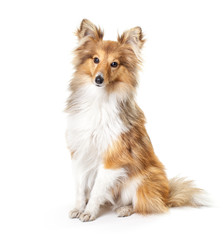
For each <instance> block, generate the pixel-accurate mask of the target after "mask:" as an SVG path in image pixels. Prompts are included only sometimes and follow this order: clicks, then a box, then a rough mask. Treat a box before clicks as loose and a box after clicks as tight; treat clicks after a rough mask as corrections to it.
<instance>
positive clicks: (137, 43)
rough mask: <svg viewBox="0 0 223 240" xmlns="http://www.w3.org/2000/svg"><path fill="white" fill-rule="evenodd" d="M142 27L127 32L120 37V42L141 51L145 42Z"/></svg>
mask: <svg viewBox="0 0 223 240" xmlns="http://www.w3.org/2000/svg"><path fill="white" fill-rule="evenodd" d="M143 37H144V36H143V33H142V29H141V27H134V28H131V29H129V30H127V31H125V32H124V33H123V34H122V35H121V36H119V35H118V42H120V43H121V44H130V45H131V46H132V47H133V49H136V48H137V49H138V50H140V49H141V48H142V46H143V44H144V42H145V39H143Z"/></svg>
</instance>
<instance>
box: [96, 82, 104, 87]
mask: <svg viewBox="0 0 223 240" xmlns="http://www.w3.org/2000/svg"><path fill="white" fill-rule="evenodd" d="M94 85H95V86H96V87H99V88H103V87H105V84H97V83H95V84H94Z"/></svg>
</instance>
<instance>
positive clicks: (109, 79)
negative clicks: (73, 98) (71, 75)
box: [74, 19, 145, 91]
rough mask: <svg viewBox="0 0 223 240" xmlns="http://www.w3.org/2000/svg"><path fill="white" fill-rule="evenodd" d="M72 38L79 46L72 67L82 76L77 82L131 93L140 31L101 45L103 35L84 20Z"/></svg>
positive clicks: (138, 28) (129, 31) (139, 62)
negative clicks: (125, 89)
mask: <svg viewBox="0 0 223 240" xmlns="http://www.w3.org/2000/svg"><path fill="white" fill-rule="evenodd" d="M76 35H77V37H78V41H79V46H78V47H77V49H76V50H75V61H74V64H75V67H76V73H77V75H79V76H81V75H82V76H85V77H82V80H81V79H80V81H90V82H91V83H92V84H94V85H95V86H96V87H102V88H103V87H105V88H106V89H107V90H110V91H112V90H117V89H120V88H123V87H127V86H128V88H132V89H135V87H136V85H137V79H136V74H137V71H138V69H139V66H140V64H141V57H140V52H141V48H142V46H143V44H144V42H145V40H144V39H143V33H142V30H141V28H140V27H135V28H132V29H130V30H128V31H125V32H124V33H123V34H122V35H121V36H118V39H117V41H104V40H103V35H104V34H103V31H102V30H101V29H100V28H98V27H96V26H95V25H94V24H93V23H91V22H90V21H89V20H87V19H84V20H83V21H82V22H81V25H80V27H79V28H78V30H77V32H76ZM80 78H81V77H80ZM76 84H77V83H76Z"/></svg>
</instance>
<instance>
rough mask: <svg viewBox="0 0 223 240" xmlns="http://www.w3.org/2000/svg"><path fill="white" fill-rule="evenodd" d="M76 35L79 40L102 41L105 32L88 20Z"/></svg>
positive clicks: (84, 20)
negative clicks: (91, 39)
mask: <svg viewBox="0 0 223 240" xmlns="http://www.w3.org/2000/svg"><path fill="white" fill-rule="evenodd" d="M76 35H77V37H78V39H79V40H82V39H83V38H87V37H91V38H93V39H94V40H98V41H99V40H102V39H103V36H104V32H103V31H102V30H101V29H100V28H97V27H96V26H95V25H94V24H93V23H92V22H90V21H89V20H87V19H83V20H82V22H81V25H80V28H78V29H77V31H76Z"/></svg>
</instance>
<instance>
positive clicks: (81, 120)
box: [66, 19, 202, 222]
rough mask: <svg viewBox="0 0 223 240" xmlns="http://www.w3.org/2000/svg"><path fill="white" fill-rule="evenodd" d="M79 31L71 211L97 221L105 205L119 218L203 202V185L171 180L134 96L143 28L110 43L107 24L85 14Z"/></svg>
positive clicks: (72, 105)
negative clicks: (96, 22) (98, 24)
mask: <svg viewBox="0 0 223 240" xmlns="http://www.w3.org/2000/svg"><path fill="white" fill-rule="evenodd" d="M76 35H77V38H78V47H77V48H76V49H75V51H74V54H75V57H74V62H73V63H74V66H75V69H76V70H75V73H74V75H73V78H72V80H71V82H70V86H69V89H70V96H69V97H68V100H67V107H66V112H67V113H68V127H67V132H66V139H67V145H68V148H69V150H70V153H71V158H72V163H73V169H74V176H75V198H76V199H75V206H74V209H73V210H71V211H70V217H71V218H79V219H80V220H81V221H83V222H86V221H92V220H94V219H96V217H97V216H98V214H99V210H100V206H102V205H104V204H106V203H110V204H111V205H112V206H113V209H114V210H115V211H116V213H117V215H118V216H119V217H126V216H130V215H131V214H133V213H138V214H143V215H146V214H152V213H164V212H166V211H168V209H169V208H170V207H180V206H194V207H197V206H200V205H202V204H201V202H200V201H199V196H200V195H201V193H202V190H201V189H199V188H196V187H195V186H194V183H193V181H188V180H186V179H185V178H173V179H170V180H168V179H167V176H166V173H165V169H164V166H163V164H162V163H161V162H160V161H159V159H158V158H157V156H156V155H155V153H154V149H153V146H152V143H151V141H150V138H149V136H148V134H147V131H146V128H145V116H144V114H143V112H142V110H141V109H140V108H139V106H138V105H137V104H136V102H135V94H136V87H137V85H138V78H137V73H138V71H139V69H140V66H141V63H142V59H141V56H140V54H141V49H142V47H143V45H144V43H145V39H144V35H143V33H142V29H141V28H140V27H135V28H131V29H130V30H128V31H125V32H124V33H123V34H122V35H121V36H120V35H119V36H118V39H117V41H104V40H103V35H104V34H103V31H102V30H101V28H99V27H96V26H95V25H94V24H93V23H91V22H90V21H89V20H87V19H83V20H82V22H81V25H80V27H79V28H78V29H77V31H76Z"/></svg>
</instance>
